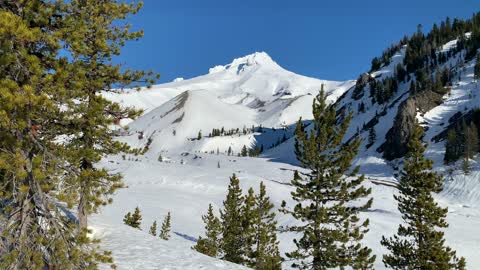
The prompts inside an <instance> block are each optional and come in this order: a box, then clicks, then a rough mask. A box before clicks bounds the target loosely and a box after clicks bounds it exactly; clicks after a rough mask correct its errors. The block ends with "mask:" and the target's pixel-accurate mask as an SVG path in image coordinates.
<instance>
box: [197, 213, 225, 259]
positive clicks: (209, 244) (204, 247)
mask: <svg viewBox="0 0 480 270" xmlns="http://www.w3.org/2000/svg"><path fill="white" fill-rule="evenodd" d="M202 220H203V223H205V238H202V237H199V238H198V241H197V244H196V245H195V246H194V247H193V249H195V250H196V251H198V252H200V253H203V254H205V255H208V256H210V257H217V256H218V255H219V249H220V240H221V239H220V234H221V233H222V227H221V223H220V220H219V219H218V218H217V217H216V216H215V215H214V214H213V207H212V204H209V205H208V212H207V214H206V215H204V216H202Z"/></svg>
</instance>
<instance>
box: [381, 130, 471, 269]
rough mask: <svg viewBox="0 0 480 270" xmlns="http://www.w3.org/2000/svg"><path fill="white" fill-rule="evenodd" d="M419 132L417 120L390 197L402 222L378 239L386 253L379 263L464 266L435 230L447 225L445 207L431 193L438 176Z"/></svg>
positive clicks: (405, 266)
mask: <svg viewBox="0 0 480 270" xmlns="http://www.w3.org/2000/svg"><path fill="white" fill-rule="evenodd" d="M422 134H423V129H422V127H420V126H419V125H418V123H417V124H416V126H415V129H414V131H413V134H412V136H411V138H410V141H409V143H408V152H407V155H406V157H405V164H404V168H403V172H402V178H401V179H400V185H399V191H400V194H399V195H395V196H394V198H395V200H397V201H398V209H399V210H400V213H401V214H402V219H403V223H404V224H401V225H399V227H398V232H397V234H396V235H394V236H393V237H390V238H386V237H383V238H382V241H381V243H382V245H383V246H385V247H386V248H387V249H388V250H389V252H390V254H387V255H384V256H383V262H384V264H385V266H386V267H388V268H392V269H438V270H442V269H445V270H447V269H465V259H464V258H460V259H459V258H457V257H456V255H455V251H454V250H452V249H451V248H449V247H447V246H446V245H445V239H444V233H443V231H441V230H439V229H441V228H446V227H447V226H448V224H447V222H446V215H447V212H448V210H447V208H442V207H440V206H439V205H438V204H437V203H436V202H435V200H434V198H433V196H432V193H437V192H440V191H441V190H442V177H441V176H440V175H438V174H437V173H435V172H432V166H433V162H432V161H431V160H429V159H426V158H425V157H424V153H425V146H424V145H423V144H422V141H421V136H422Z"/></svg>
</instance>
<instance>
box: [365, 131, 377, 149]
mask: <svg viewBox="0 0 480 270" xmlns="http://www.w3.org/2000/svg"><path fill="white" fill-rule="evenodd" d="M376 139H377V134H376V133H375V127H374V126H372V127H370V128H369V129H368V144H367V148H370V147H371V146H372V145H373V144H374V143H375V140H376Z"/></svg>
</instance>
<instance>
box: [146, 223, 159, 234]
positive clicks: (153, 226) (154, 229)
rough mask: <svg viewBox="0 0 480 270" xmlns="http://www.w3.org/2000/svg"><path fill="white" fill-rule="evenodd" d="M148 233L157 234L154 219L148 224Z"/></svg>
mask: <svg viewBox="0 0 480 270" xmlns="http://www.w3.org/2000/svg"><path fill="white" fill-rule="evenodd" d="M148 233H149V234H151V235H153V236H157V221H156V220H155V221H154V222H153V224H152V226H150V230H149V231H148Z"/></svg>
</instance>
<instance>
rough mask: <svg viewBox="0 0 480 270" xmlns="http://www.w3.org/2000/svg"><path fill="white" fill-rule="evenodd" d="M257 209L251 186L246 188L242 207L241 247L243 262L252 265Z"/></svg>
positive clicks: (253, 261) (253, 260) (253, 262)
mask: <svg viewBox="0 0 480 270" xmlns="http://www.w3.org/2000/svg"><path fill="white" fill-rule="evenodd" d="M257 219H258V216H257V211H256V206H255V193H254V191H253V188H249V189H248V194H247V196H245V200H244V203H243V207H242V229H243V236H244V239H242V240H241V241H242V242H243V243H244V246H243V247H242V249H243V250H244V253H245V257H246V260H245V262H244V263H245V264H246V265H248V266H253V265H254V264H255V257H256V256H255V254H254V243H255V236H256V233H255V229H256V228H255V225H256V223H257Z"/></svg>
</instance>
